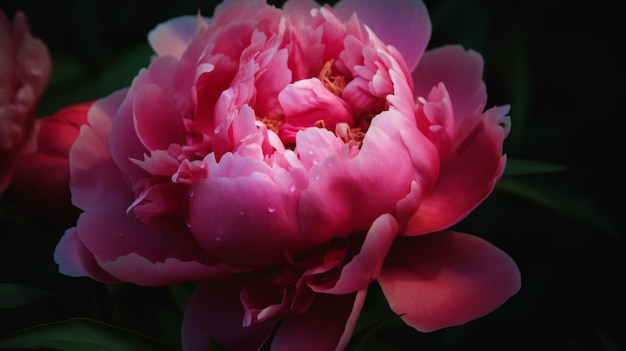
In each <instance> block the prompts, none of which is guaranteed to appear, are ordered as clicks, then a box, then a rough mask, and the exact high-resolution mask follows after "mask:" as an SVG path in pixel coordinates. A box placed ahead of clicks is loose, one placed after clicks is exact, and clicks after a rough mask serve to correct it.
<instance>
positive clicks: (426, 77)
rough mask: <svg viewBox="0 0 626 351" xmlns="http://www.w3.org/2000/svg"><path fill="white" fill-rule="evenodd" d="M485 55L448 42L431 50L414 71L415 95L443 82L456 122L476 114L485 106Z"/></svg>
mask: <svg viewBox="0 0 626 351" xmlns="http://www.w3.org/2000/svg"><path fill="white" fill-rule="evenodd" d="M482 75H483V59H482V57H481V56H480V54H478V53H477V52H475V51H473V50H468V51H466V50H465V49H463V47H462V46H460V45H447V46H442V47H439V48H436V49H432V50H428V51H427V52H426V53H425V54H424V56H423V57H422V59H421V60H420V62H419V65H418V66H417V68H415V70H414V71H413V81H414V84H415V91H414V93H415V97H416V98H418V97H424V98H425V97H427V96H428V95H429V93H430V91H431V89H432V88H433V87H436V86H437V85H438V84H439V83H443V84H444V85H445V87H446V90H447V91H448V94H449V95H450V98H451V102H452V108H453V111H454V118H455V119H456V122H455V123H454V124H455V125H457V127H458V126H460V125H461V121H462V120H463V119H466V118H469V117H473V116H476V115H477V114H479V113H480V112H482V111H483V109H484V108H485V104H486V102H487V91H486V88H485V84H484V82H483V79H482Z"/></svg>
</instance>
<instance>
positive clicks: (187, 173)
mask: <svg viewBox="0 0 626 351" xmlns="http://www.w3.org/2000/svg"><path fill="white" fill-rule="evenodd" d="M430 31H431V27H430V20H429V17H428V13H427V10H426V8H425V6H424V4H423V3H421V2H419V1H414V0H395V1H391V2H389V1H388V2H385V3H384V4H383V2H380V1H374V0H370V1H363V0H358V1H357V0H342V1H340V2H339V3H337V4H336V5H335V6H334V7H330V6H328V5H324V6H320V5H318V4H317V3H315V2H313V1H309V0H291V1H288V2H287V3H286V4H285V5H284V6H283V8H282V10H281V9H277V8H275V7H272V6H269V5H267V4H266V3H265V2H264V1H258V0H252V1H249V0H242V1H238V0H232V1H228V0H227V1H225V2H224V3H222V4H221V5H219V6H218V7H217V8H216V9H215V13H214V16H213V18H210V19H208V18H202V17H200V16H198V17H182V18H175V19H172V20H171V21H169V22H167V23H164V24H161V25H159V26H158V27H157V28H156V29H155V30H154V31H152V32H151V33H150V35H149V41H150V43H151V45H152V47H153V48H154V50H155V52H156V55H155V57H154V58H153V60H152V62H151V64H150V66H149V67H148V68H146V69H143V70H142V71H140V72H139V74H138V75H137V77H135V79H134V80H133V82H132V84H131V85H130V87H128V88H127V89H123V90H120V91H118V92H115V93H113V94H111V95H110V96H108V97H106V98H104V99H102V100H99V101H97V102H96V103H95V104H94V105H93V107H92V108H91V109H90V111H89V126H85V127H83V128H82V129H81V133H80V135H79V137H78V138H77V140H76V143H75V144H74V146H73V147H72V149H71V152H70V171H71V175H72V177H71V191H72V201H73V203H74V204H75V205H76V206H78V207H79V208H80V209H82V210H83V211H84V212H83V213H82V214H81V216H80V218H79V220H78V221H77V224H76V226H75V227H73V228H70V229H68V230H67V231H66V233H65V235H64V236H63V238H62V239H61V241H60V242H59V244H58V246H57V249H56V252H55V260H56V262H58V264H59V265H60V271H61V272H62V273H64V274H67V275H70V276H89V277H92V278H94V279H97V280H99V281H101V282H104V283H116V282H130V283H134V284H139V285H145V286H156V285H167V284H177V283H183V282H197V283H198V284H197V286H196V289H195V291H194V294H193V296H192V297H191V299H190V301H189V304H188V307H187V311H186V314H185V318H184V321H183V331H182V332H183V335H182V336H183V347H184V349H185V350H201V349H209V344H208V342H207V335H208V336H211V337H213V338H215V339H216V340H217V341H218V342H219V343H221V344H222V345H224V346H225V347H226V348H227V349H229V350H250V349H257V348H258V347H260V345H262V344H263V343H264V342H266V340H268V338H269V336H270V334H271V333H272V332H273V330H274V328H275V327H276V326H277V325H279V328H278V329H277V330H276V332H275V334H274V336H273V339H272V341H271V343H272V344H271V348H272V349H273V350H279V349H286V348H296V347H298V348H300V349H310V348H311V347H315V348H316V349H323V350H341V349H343V348H344V347H345V346H346V345H347V343H348V341H349V339H350V337H351V335H352V332H353V330H354V327H355V323H356V320H357V317H358V315H359V312H360V311H361V308H362V306H363V303H364V300H365V298H366V293H367V289H368V286H369V285H370V284H371V283H372V282H374V281H375V280H377V281H378V282H379V283H380V286H381V287H382V290H383V292H384V294H385V296H386V298H387V300H388V302H389V305H390V307H391V308H392V309H393V311H395V312H396V313H398V314H399V315H401V316H402V319H403V320H404V321H405V322H406V323H407V324H408V325H410V326H412V327H414V328H416V329H417V330H420V331H432V330H436V329H440V328H444V327H448V326H452V325H457V324H461V323H465V322H467V321H470V320H472V319H475V318H478V317H480V316H483V315H485V314H487V313H489V312H491V311H493V310H494V309H496V308H497V307H498V306H500V305H501V304H502V303H504V302H505V301H506V300H507V299H508V298H509V297H510V296H512V295H513V294H514V293H516V292H517V290H518V289H519V287H520V275H519V270H518V268H517V266H516V265H515V263H514V262H513V260H512V259H511V258H510V257H509V256H508V255H506V254H505V253H504V252H502V251H500V250H499V249H497V248H496V247H494V246H493V245H491V244H489V243H488V242H486V241H485V240H483V239H480V238H479V237H475V236H470V235H468V234H463V233H458V232H454V231H449V230H447V229H446V228H449V227H450V226H452V225H453V224H455V223H457V222H459V221H460V220H461V219H463V218H464V217H465V216H467V214H468V213H470V212H471V211H472V210H473V209H474V208H476V206H478V205H479V204H480V203H481V202H482V201H483V200H484V199H485V198H486V197H487V196H488V195H489V194H490V192H491V191H492V190H493V188H494V185H495V184H496V182H497V181H498V179H499V178H500V177H501V175H502V172H503V170H504V167H505V162H506V158H505V157H504V156H503V141H504V139H505V137H506V136H507V134H508V131H509V127H510V122H509V117H507V116H506V114H507V113H508V107H507V106H504V107H493V108H489V109H487V110H485V104H486V99H487V96H486V90H485V85H484V83H483V81H482V78H481V75H482V68H483V67H482V59H481V57H480V55H478V54H477V53H475V52H473V51H466V50H465V49H463V48H462V47H460V46H445V47H442V48H438V49H434V50H431V51H428V52H426V53H424V50H425V48H426V46H427V43H428V40H429V36H430ZM279 322H280V324H279ZM319 335H324V337H323V338H319Z"/></svg>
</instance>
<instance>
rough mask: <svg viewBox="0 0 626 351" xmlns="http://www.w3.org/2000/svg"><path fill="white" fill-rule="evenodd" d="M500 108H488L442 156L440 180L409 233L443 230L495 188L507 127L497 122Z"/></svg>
mask: <svg viewBox="0 0 626 351" xmlns="http://www.w3.org/2000/svg"><path fill="white" fill-rule="evenodd" d="M496 111H497V110H496V109H495V108H494V109H491V110H488V111H487V112H485V114H484V115H483V116H482V118H483V122H482V123H479V124H478V125H477V126H476V127H475V128H474V129H473V130H472V131H471V132H470V134H469V135H468V136H467V138H466V139H465V140H458V141H455V145H454V147H453V150H452V151H451V152H450V153H449V154H448V157H447V158H445V159H444V160H442V164H441V172H440V175H439V178H438V180H437V184H436V185H435V187H434V188H433V189H432V191H431V193H430V194H426V195H424V200H423V201H422V203H421V205H420V207H419V208H418V210H417V212H416V213H415V214H414V215H413V216H412V217H411V219H410V221H409V224H408V227H407V228H406V234H407V235H418V234H423V233H429V232H433V231H437V230H442V229H445V228H448V227H450V226H451V225H453V224H455V223H457V222H458V221H460V220H461V219H463V218H465V216H467V214H469V213H470V212H471V211H472V210H473V209H474V208H476V207H477V206H478V205H479V204H480V203H481V202H482V201H483V200H484V199H485V198H486V197H487V196H488V195H489V194H490V193H491V192H492V190H493V188H494V187H495V185H496V183H497V181H498V180H499V179H500V177H501V176H502V172H504V167H505V164H506V157H505V156H502V145H503V144H502V143H503V140H504V133H505V129H504V128H502V127H501V126H500V125H499V124H497V123H496V122H497V120H496V117H497V116H496Z"/></svg>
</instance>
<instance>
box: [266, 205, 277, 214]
mask: <svg viewBox="0 0 626 351" xmlns="http://www.w3.org/2000/svg"><path fill="white" fill-rule="evenodd" d="M267 212H269V213H274V212H276V207H274V206H267Z"/></svg>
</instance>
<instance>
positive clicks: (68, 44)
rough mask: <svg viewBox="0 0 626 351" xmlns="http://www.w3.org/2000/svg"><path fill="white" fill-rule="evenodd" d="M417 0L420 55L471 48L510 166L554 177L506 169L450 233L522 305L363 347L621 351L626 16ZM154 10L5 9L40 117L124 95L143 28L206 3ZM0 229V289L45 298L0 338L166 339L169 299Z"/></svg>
mask: <svg viewBox="0 0 626 351" xmlns="http://www.w3.org/2000/svg"><path fill="white" fill-rule="evenodd" d="M273 3H275V4H278V5H280V4H281V2H273ZM425 3H426V5H427V7H428V8H429V11H430V14H431V20H432V22H433V35H432V39H431V42H430V47H436V46H439V45H444V44H463V45H464V46H465V47H466V48H471V49H474V50H476V51H478V52H479V53H481V54H482V55H483V57H484V61H485V74H484V78H485V81H486V84H487V92H488V94H489V103H488V106H492V105H503V104H511V106H512V108H511V117H512V131H511V134H510V136H509V138H508V139H507V140H506V143H505V152H506V153H507V154H508V156H509V157H510V158H512V159H526V160H536V161H543V162H547V163H551V164H554V165H558V166H562V169H561V170H559V171H555V172H550V173H541V174H533V175H510V174H507V175H506V176H505V177H504V178H503V179H502V182H501V183H500V184H499V185H498V187H497V188H496V190H495V191H494V193H493V194H492V196H491V197H490V198H489V199H488V200H487V201H486V202H485V203H484V204H483V205H481V206H480V207H479V208H478V209H477V210H476V211H475V212H474V213H473V214H471V215H470V216H469V217H468V218H467V219H466V220H465V221H463V222H462V223H460V224H459V225H458V226H457V227H458V229H460V230H463V231H467V232H470V233H473V234H476V235H480V236H482V237H484V238H486V239H488V240H489V241H491V242H492V243H494V244H496V245H497V246H498V247H500V248H502V249H503V250H504V251H506V252H507V253H509V254H510V255H511V256H512V257H513V258H514V259H515V261H516V262H517V263H518V265H519V267H520V269H521V272H522V288H521V290H520V292H519V293H518V294H517V295H515V296H513V297H512V298H511V299H510V300H509V301H507V302H506V303H505V304H504V305H503V306H502V307H501V308H499V309H498V310H496V311H495V312H493V313H492V314H490V315H488V316H485V317H483V318H479V319H477V320H475V321H472V322H470V323H467V324H465V325H462V326H458V327H453V328H448V329H444V330H441V331H437V332H433V333H428V334H422V333H418V332H415V331H413V330H411V329H410V328H408V327H405V326H403V325H402V323H399V322H397V321H394V322H392V323H391V324H390V325H388V326H386V327H384V328H382V329H381V330H379V331H378V332H377V333H376V334H374V336H372V337H371V338H370V339H368V340H369V341H370V343H369V348H371V349H376V347H382V346H380V345H385V349H388V350H477V349H480V350H536V349H541V350H576V351H578V350H607V351H609V350H611V351H612V350H624V349H626V342H625V340H624V336H623V334H624V327H625V326H626V324H625V322H624V315H625V313H626V310H625V309H624V299H625V296H626V295H625V293H626V288H624V280H625V272H626V271H625V270H624V268H625V261H626V259H625V252H626V251H625V250H624V249H625V247H624V232H623V229H624V226H623V224H622V222H621V219H622V212H623V210H624V197H623V196H624V191H623V183H622V181H621V180H622V171H621V169H622V164H623V160H624V158H623V154H622V151H623V146H622V145H623V141H624V136H623V132H622V128H623V123H622V122H623V120H624V119H625V116H624V110H623V109H622V108H621V104H622V103H624V101H625V100H626V99H625V96H624V95H625V92H626V91H625V90H626V89H624V82H625V80H624V79H625V78H626V77H625V76H624V68H623V56H622V55H621V50H622V49H623V45H624V36H623V34H624V30H623V27H624V26H623V23H624V19H623V18H622V17H623V15H622V13H621V12H620V11H618V9H617V5H613V3H611V2H609V1H604V2H602V1H600V2H588V1H565V0H546V1H538V0H527V1H522V0H514V1H500V0H480V1H466V0H441V1H435V0H430V1H429V0H425ZM155 4H156V2H152V1H147V0H144V1H121V0H108V1H80V0H75V1H68V0H63V1H46V0H32V1H19V0H0V7H1V8H3V9H5V11H7V12H8V13H9V15H10V17H12V13H13V12H14V11H15V10H16V9H19V10H22V11H24V12H26V14H27V16H28V18H29V21H30V25H31V30H32V32H33V33H34V35H35V36H37V37H40V38H41V39H43V40H44V41H45V42H46V44H47V45H48V47H49V48H50V51H51V53H52V55H53V77H52V80H51V82H50V84H49V88H48V90H47V92H46V94H45V95H44V101H43V103H42V106H41V115H42V116H45V115H47V114H50V113H52V112H54V111H56V109H58V108H60V107H63V106H66V105H68V104H72V103H77V102H81V101H85V100H89V99H95V98H98V97H102V96H104V95H106V94H108V93H110V92H112V91H114V90H115V89H118V88H121V87H124V86H127V85H128V84H129V83H130V80H131V79H132V77H133V76H134V75H135V74H136V73H137V71H138V69H139V68H140V67H143V66H146V65H147V64H148V58H149V53H150V50H149V48H148V46H147V42H146V35H147V33H148V31H149V30H151V29H152V28H153V27H154V26H155V25H156V24H158V23H160V22H162V21H165V20H167V19H169V18H171V17H174V16H177V15H183V14H184V15H192V14H196V13H197V11H198V10H200V11H201V13H202V14H203V15H206V16H210V14H211V11H212V3H211V2H208V1H200V0H179V1H175V2H167V3H164V4H161V3H159V5H155ZM9 200H10V199H9ZM9 200H6V199H5V200H4V201H5V202H6V201H9ZM5 222H7V223H4V226H5V228H7V229H3V231H5V232H4V233H2V235H4V237H0V243H1V245H2V246H0V252H1V255H2V256H0V280H12V281H19V282H23V283H28V284H30V285H31V286H34V287H37V288H41V289H44V290H47V291H52V292H53V293H54V294H55V295H54V297H53V298H51V299H48V300H45V301H41V302H37V303H35V304H33V305H30V306H24V307H19V308H17V309H5V310H0V337H2V336H5V335H7V334H8V333H9V332H12V331H15V330H18V329H21V328H23V327H27V326H31V325H34V324H35V323H41V322H46V321H54V320H61V319H64V318H69V317H73V316H87V317H90V318H99V319H101V320H105V321H107V322H111V323H113V324H116V325H120V326H123V327H127V328H131V329H134V330H138V331H141V332H144V333H146V334H149V335H152V336H154V337H157V338H160V339H163V340H166V341H168V342H171V343H172V344H174V345H176V343H177V342H178V340H177V338H178V334H177V333H178V329H176V327H175V326H176V325H177V323H179V319H180V310H177V309H175V308H170V307H169V306H170V305H174V304H172V303H171V301H170V300H168V299H170V297H169V296H170V294H169V293H170V292H171V291H170V290H168V289H166V288H163V289H161V288H151V289H147V288H139V287H129V286H120V287H108V288H106V287H102V286H100V285H99V284H97V283H93V282H90V281H88V280H86V279H70V278H67V277H62V276H60V275H59V274H58V273H56V266H55V265H54V264H53V262H52V251H51V250H53V248H54V245H55V244H56V241H57V240H58V238H59V237H60V236H61V234H62V230H57V229H56V228H55V230H51V227H46V228H42V227H43V226H42V225H40V224H38V223H36V222H35V223H33V222H32V221H31V222H29V223H27V224H24V223H22V222H20V224H19V225H18V224H16V223H17V222H16V221H6V220H5ZM8 222H10V223H8ZM91 293H93V294H95V296H96V301H99V300H102V299H103V300H106V296H107V294H108V295H109V296H114V297H115V299H116V300H117V301H121V302H118V303H119V305H115V306H113V307H111V306H108V307H109V308H108V309H107V308H96V307H93V306H91V305H90V303H91V302H90V301H93V295H89V294H91ZM372 296H376V294H375V292H374V293H373V294H372ZM155 306H158V308H156V309H155ZM95 311H97V312H95ZM102 311H113V312H102ZM369 348H367V349H369ZM364 349H365V348H364Z"/></svg>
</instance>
